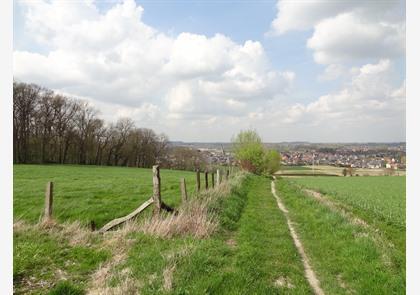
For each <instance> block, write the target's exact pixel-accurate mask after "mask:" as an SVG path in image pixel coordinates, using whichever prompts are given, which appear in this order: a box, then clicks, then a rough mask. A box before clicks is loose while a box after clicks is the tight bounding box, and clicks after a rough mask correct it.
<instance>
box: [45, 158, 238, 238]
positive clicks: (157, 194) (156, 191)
mask: <svg viewBox="0 0 420 295" xmlns="http://www.w3.org/2000/svg"><path fill="white" fill-rule="evenodd" d="M234 172H236V170H234V169H232V167H228V169H226V170H225V172H224V173H223V171H222V170H221V169H217V170H216V171H215V172H214V171H211V172H210V171H207V170H205V171H204V172H202V171H200V170H196V192H197V193H199V192H200V190H201V174H202V173H203V174H204V189H205V190H209V189H213V188H214V187H215V186H216V187H217V186H219V185H220V184H221V183H222V182H223V175H224V176H225V181H227V180H228V179H229V176H230V175H232V174H233V173H234ZM209 174H210V175H211V188H210V185H209ZM152 175H153V178H152V179H153V181H152V184H153V194H152V196H150V198H149V199H148V200H147V201H146V202H144V203H143V204H141V205H140V206H139V207H138V208H137V209H135V210H134V211H133V212H131V213H130V214H128V215H126V216H124V217H120V218H116V219H114V220H112V221H110V222H108V223H107V224H105V225H104V226H103V227H102V228H101V229H99V232H101V233H104V232H106V231H108V230H110V229H112V228H115V227H117V226H119V225H121V224H123V223H124V222H127V221H129V220H131V219H133V218H135V217H136V216H138V215H139V214H140V213H141V212H143V211H144V210H145V209H146V208H148V207H149V206H150V205H152V204H154V209H153V212H154V214H159V213H160V212H161V211H162V210H165V211H167V212H173V213H176V212H177V211H176V210H175V209H174V208H171V207H170V206H168V205H167V204H165V202H164V201H163V200H162V195H161V177H160V168H159V165H155V166H153V168H152ZM215 175H216V182H215ZM179 184H180V192H181V200H182V202H186V201H187V200H188V192H187V184H186V180H185V178H183V177H182V178H180V183H179ZM53 186H54V184H53V182H48V183H47V187H46V190H45V208H44V216H43V221H47V222H48V221H50V220H51V219H52V216H53V199H54V198H53ZM90 227H91V229H92V230H96V225H95V223H94V222H93V221H91V223H90Z"/></svg>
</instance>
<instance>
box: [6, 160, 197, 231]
mask: <svg viewBox="0 0 420 295" xmlns="http://www.w3.org/2000/svg"><path fill="white" fill-rule="evenodd" d="M13 170H14V171H13V174H14V179H13V180H14V181H13V190H14V192H13V214H14V219H15V220H18V219H23V220H26V221H30V222H32V223H34V222H37V221H38V220H39V218H40V216H41V214H42V212H43V206H44V194H45V186H46V183H47V182H48V181H53V182H54V203H53V207H54V217H55V218H56V219H58V220H59V221H76V220H78V221H81V222H82V223H84V224H87V223H89V222H90V221H91V220H93V221H95V223H96V224H97V225H98V226H102V225H104V224H105V223H106V222H108V221H110V220H112V219H114V218H117V217H121V216H124V215H126V214H128V213H130V212H131V211H133V210H134V209H135V208H137V207H138V206H140V204H141V203H143V202H144V201H146V200H147V199H149V198H150V196H151V195H152V169H141V168H125V167H124V168H122V167H105V166H104V167H100V166H72V165H65V166H62V165H15V166H14V169H13ZM181 177H185V179H186V183H187V191H188V192H189V193H192V192H194V191H195V181H196V178H195V177H196V175H195V173H193V172H188V171H175V170H162V172H161V179H162V199H163V200H164V201H165V202H166V203H167V204H168V205H172V206H174V205H178V204H179V203H180V201H181V193H180V190H179V179H180V178H181ZM202 181H204V179H202Z"/></svg>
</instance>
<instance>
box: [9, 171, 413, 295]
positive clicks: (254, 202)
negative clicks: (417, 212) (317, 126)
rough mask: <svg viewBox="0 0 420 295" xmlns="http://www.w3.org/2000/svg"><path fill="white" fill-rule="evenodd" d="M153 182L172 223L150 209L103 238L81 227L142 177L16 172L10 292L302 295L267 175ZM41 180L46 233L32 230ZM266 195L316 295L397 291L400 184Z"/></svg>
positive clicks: (146, 190)
mask: <svg viewBox="0 0 420 295" xmlns="http://www.w3.org/2000/svg"><path fill="white" fill-rule="evenodd" d="M300 170H301V171H308V168H301V169H300ZM309 171H310V170H309ZM181 177H185V178H186V181H187V190H188V193H189V196H190V200H189V201H188V202H181V193H180V189H179V179H180V178H181ZM161 180H162V199H163V200H164V201H165V202H166V203H168V204H169V205H171V206H174V207H175V208H176V209H177V210H179V214H177V215H171V214H166V213H164V214H161V215H157V216H156V215H155V216H153V217H152V214H151V211H152V210H151V209H148V210H147V212H145V214H141V215H140V216H139V217H138V218H137V220H135V221H132V222H129V223H127V224H126V225H124V226H122V227H120V228H118V229H116V230H113V231H110V232H107V233H106V234H103V235H102V234H98V233H97V232H92V231H91V230H90V229H89V227H88V224H89V222H90V221H91V220H94V221H95V222H96V223H97V224H98V226H101V225H103V224H104V223H106V222H108V221H110V220H111V219H113V218H116V217H120V216H123V215H125V214H127V213H129V212H131V211H132V210H133V209H135V208H137V207H138V206H139V205H140V204H141V203H142V202H144V201H145V200H146V199H148V198H149V197H150V195H151V193H152V171H151V169H140V168H125V167H102V166H73V165H61V166H59V165H15V166H14V221H15V222H14V272H13V275H14V287H15V293H16V294H40V293H42V294H85V293H94V294H104V293H107V294H135V293H136V292H141V293H142V294H204V293H208V294H311V292H312V291H311V287H310V286H309V284H308V282H307V280H306V278H305V273H304V267H303V264H302V261H301V259H300V256H299V253H298V251H297V249H296V247H295V245H294V242H293V240H292V237H291V235H290V231H289V229H288V223H287V221H286V218H285V216H284V214H283V213H282V212H281V211H280V210H279V208H278V206H277V203H276V200H275V198H274V197H273V195H272V193H271V191H270V188H271V187H270V184H271V179H270V178H268V177H264V176H256V175H251V174H244V173H242V172H237V173H236V174H235V175H232V176H231V177H230V179H229V181H227V182H226V181H225V182H223V183H222V185H220V186H217V187H216V188H214V189H210V190H208V191H205V190H202V191H201V192H200V193H196V192H195V181H196V174H195V173H194V172H188V171H172V170H163V169H162V170H161ZM47 181H53V182H54V205H53V207H54V212H53V217H54V222H53V223H52V224H43V223H39V222H38V221H39V219H40V216H41V214H42V212H43V206H44V190H45V184H46V182H47ZM275 186H276V189H277V192H278V195H279V196H280V198H281V199H282V201H283V202H284V204H285V206H286V208H287V209H288V212H289V217H290V218H291V220H292V222H293V224H294V226H295V227H296V232H297V234H298V235H299V237H300V239H301V241H302V244H303V247H304V248H305V251H306V253H307V255H308V257H309V260H310V262H311V264H312V267H313V269H314V271H315V273H316V274H317V276H318V279H319V281H320V286H321V288H322V289H323V290H324V292H325V294H348V293H349V292H350V293H353V294H387V293H392V294H403V293H404V292H405V213H404V212H405V177H395V176H394V177H391V176H389V177H311V176H305V177H301V178H283V177H278V180H276V181H275ZM201 187H202V188H203V177H202V186H201ZM306 189H311V190H313V191H314V192H315V191H316V192H319V193H321V195H320V196H322V200H320V199H316V198H314V197H312V196H310V195H308V193H307V192H305V190H306ZM361 220H363V222H361Z"/></svg>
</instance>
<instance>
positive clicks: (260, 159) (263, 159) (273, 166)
mask: <svg viewBox="0 0 420 295" xmlns="http://www.w3.org/2000/svg"><path fill="white" fill-rule="evenodd" d="M232 142H233V150H234V152H235V158H236V160H237V161H238V162H239V165H240V167H241V168H242V169H244V170H247V171H249V172H252V173H255V174H263V173H268V174H271V173H273V172H275V171H277V170H278V169H279V168H280V154H279V153H278V152H277V151H275V150H267V149H265V148H264V145H263V144H262V141H261V137H260V136H259V135H258V133H257V132H256V131H255V130H245V131H241V132H239V134H238V135H236V136H234V137H233V138H232Z"/></svg>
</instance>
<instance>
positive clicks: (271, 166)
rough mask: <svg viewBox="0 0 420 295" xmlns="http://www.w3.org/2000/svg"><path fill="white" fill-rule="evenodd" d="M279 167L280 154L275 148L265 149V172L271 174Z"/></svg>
mask: <svg viewBox="0 0 420 295" xmlns="http://www.w3.org/2000/svg"><path fill="white" fill-rule="evenodd" d="M279 169H280V154H279V152H278V151H276V150H267V151H266V152H265V172H266V173H267V174H273V173H274V172H277V171H279Z"/></svg>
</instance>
